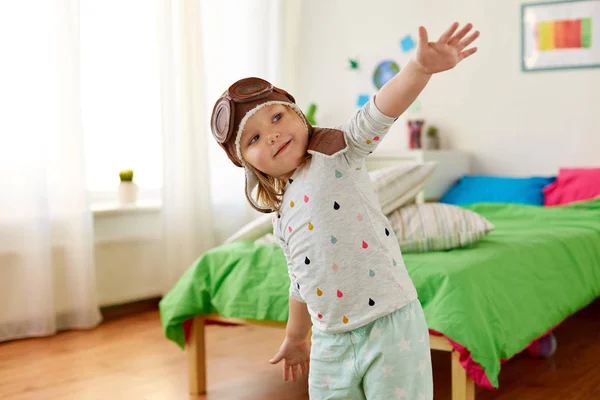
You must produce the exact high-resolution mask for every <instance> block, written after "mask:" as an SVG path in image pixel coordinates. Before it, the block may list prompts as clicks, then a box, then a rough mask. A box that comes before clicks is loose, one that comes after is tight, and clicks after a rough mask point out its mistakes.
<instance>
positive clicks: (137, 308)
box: [100, 297, 161, 322]
mask: <svg viewBox="0 0 600 400" xmlns="http://www.w3.org/2000/svg"><path fill="white" fill-rule="evenodd" d="M160 300H161V297H153V298H150V299H144V300H138V301H134V302H130V303H124V304H117V305H113V306H108V307H101V308H100V312H101V313H102V320H103V322H107V321H113V320H115V319H120V318H124V317H128V316H130V315H134V314H139V313H143V312H147V311H156V310H158V303H159V302H160Z"/></svg>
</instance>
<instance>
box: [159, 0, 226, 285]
mask: <svg viewBox="0 0 600 400" xmlns="http://www.w3.org/2000/svg"><path fill="white" fill-rule="evenodd" d="M158 16H159V20H158V27H159V29H158V39H159V49H160V76H161V98H162V100H161V107H162V121H163V152H164V157H163V161H164V163H163V165H164V175H163V176H164V178H163V179H164V180H163V182H164V184H163V232H164V238H165V263H166V265H165V273H166V275H167V276H166V277H165V290H168V289H169V288H171V287H172V286H173V284H174V283H175V282H176V281H177V279H178V278H179V277H180V276H181V274H182V273H183V272H184V271H185V270H186V269H187V268H188V267H189V266H190V265H191V263H192V262H193V261H194V260H195V259H196V258H197V257H199V256H200V255H201V254H202V253H203V252H204V251H205V250H207V249H209V248H211V247H213V246H214V245H215V240H214V233H213V218H212V208H211V204H210V187H211V186H210V183H209V179H208V176H209V164H208V158H207V146H208V142H209V139H210V138H209V136H208V133H207V130H206V118H207V117H206V114H205V111H204V110H205V106H204V96H203V89H204V84H203V81H204V72H203V63H202V36H201V35H202V32H201V30H200V22H199V18H200V10H199V2H198V1H186V0H159V10H158Z"/></svg>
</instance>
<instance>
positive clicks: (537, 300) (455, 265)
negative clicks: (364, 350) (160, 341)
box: [160, 199, 600, 387]
mask: <svg viewBox="0 0 600 400" xmlns="http://www.w3.org/2000/svg"><path fill="white" fill-rule="evenodd" d="M465 208H467V209H470V210H472V211H475V212H477V213H479V214H481V215H482V216H484V217H485V218H487V219H488V220H489V221H490V222H492V223H493V224H494V225H495V226H496V229H495V230H494V231H492V232H491V233H489V234H488V235H487V236H486V237H485V238H484V239H483V240H481V241H480V242H479V243H477V244H475V245H473V246H470V247H468V248H463V249H456V250H451V251H443V252H431V253H419V254H414V253H412V254H405V255H404V260H405V263H406V267H407V269H408V272H409V274H410V276H411V278H412V280H413V282H414V284H415V286H416V288H417V291H418V293H419V300H420V302H421V303H422V305H423V309H424V311H425V316H426V319H427V323H428V326H429V328H430V329H431V330H434V331H437V332H439V333H441V334H443V335H445V336H447V337H448V338H450V339H452V340H453V341H455V342H457V343H459V344H460V345H462V346H464V347H465V348H466V349H467V350H468V351H469V352H470V357H472V360H473V361H474V362H475V363H476V365H477V366H478V367H479V366H480V367H481V368H482V371H484V373H485V375H484V377H483V380H484V381H487V382H489V383H490V384H491V386H493V387H498V374H499V372H500V365H501V360H504V359H509V358H511V357H513V356H514V355H515V354H517V353H519V352H520V351H522V350H523V349H524V348H526V347H527V345H528V344H530V343H531V342H532V341H533V340H534V339H536V338H538V337H540V336H541V335H543V334H545V333H547V332H548V331H549V330H551V329H552V328H554V327H555V326H556V325H558V324H559V323H561V322H562V321H563V320H564V319H565V318H567V317H568V316H569V315H571V314H573V313H575V312H576V311H578V310H579V309H581V308H583V307H585V306H586V305H588V304H589V303H590V302H592V301H593V300H594V299H595V298H596V297H598V296H600V199H596V200H592V201H588V202H582V203H578V204H573V205H569V206H564V207H554V208H544V207H537V206H523V205H513V204H476V205H473V206H469V207H465ZM288 288H289V277H288V275H287V268H286V261H285V258H284V255H283V252H282V251H281V249H280V248H279V247H278V246H277V245H258V244H254V243H252V242H237V243H231V244H227V245H222V246H219V247H217V248H214V249H212V250H210V251H208V252H206V253H205V254H203V255H202V256H201V257H200V258H199V259H198V260H197V261H196V262H195V263H194V264H193V265H192V266H191V267H190V268H189V269H188V270H187V271H186V273H185V274H184V275H183V276H182V277H181V279H180V280H179V281H178V282H177V284H176V285H175V286H174V287H173V288H172V289H171V291H170V292H169V293H168V294H167V295H166V296H165V297H164V298H163V299H162V301H161V302H160V313H161V322H162V325H163V329H164V332H165V335H166V337H167V338H169V339H171V340H173V341H175V342H176V343H177V344H178V345H179V346H181V347H183V346H184V343H185V335H184V329H183V327H182V323H183V322H184V321H186V320H188V319H190V318H192V317H193V316H195V315H199V314H209V313H214V312H218V313H219V314H220V315H222V316H224V317H232V318H248V319H255V320H272V321H286V320H287V316H288V314H287V312H288V308H287V305H288ZM469 372H470V374H473V371H469ZM476 382H477V383H478V384H480V385H482V379H481V377H480V379H476ZM483 383H484V384H483V386H487V385H485V382H483Z"/></svg>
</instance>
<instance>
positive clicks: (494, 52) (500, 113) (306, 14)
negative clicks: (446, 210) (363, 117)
mask: <svg viewBox="0 0 600 400" xmlns="http://www.w3.org/2000/svg"><path fill="white" fill-rule="evenodd" d="M303 4H304V7H303V11H302V16H301V23H300V26H302V27H303V31H302V33H301V35H300V44H299V49H298V50H299V53H300V55H299V57H298V60H299V61H298V65H297V67H296V70H297V71H298V80H297V82H296V83H295V84H294V87H295V89H296V92H295V93H293V94H294V95H295V96H296V99H297V100H298V101H299V104H300V105H301V106H302V107H305V106H306V104H308V103H309V102H313V101H314V102H317V103H318V105H319V107H320V108H319V111H318V113H317V121H318V123H319V124H320V125H323V126H324V125H335V124H337V123H340V122H343V121H345V119H347V118H348V117H350V116H351V115H352V114H353V113H354V112H355V110H356V107H355V106H354V102H355V98H356V94H357V92H356V85H355V83H354V81H353V79H354V78H353V73H352V72H350V71H348V69H347V68H346V63H347V59H348V57H352V56H354V55H355V54H357V53H360V52H363V51H367V50H368V49H369V48H373V49H375V51H376V50H377V49H378V48H384V49H389V48H394V46H396V47H395V48H396V49H398V47H397V46H398V45H397V43H398V42H399V39H400V38H401V37H402V36H404V35H405V34H406V33H412V34H413V36H414V37H415V38H416V37H417V28H418V25H419V24H421V25H424V26H425V27H427V28H428V30H429V32H430V38H437V37H438V36H439V35H440V34H441V33H442V32H443V30H445V28H446V27H447V26H448V25H450V24H451V23H452V22H453V21H454V20H457V21H459V22H472V23H473V24H474V25H475V26H476V28H477V29H479V30H480V31H481V37H480V39H479V40H478V47H479V52H478V53H477V54H476V55H474V56H473V57H472V58H471V59H469V60H466V61H465V62H464V63H463V64H461V65H459V67H458V68H457V69H455V70H453V71H450V72H446V73H443V74H440V75H438V76H435V77H434V78H433V79H432V81H431V82H430V84H429V86H428V87H427V88H426V89H425V91H424V92H423V93H422V95H421V98H420V101H421V112H422V114H423V116H424V117H425V119H426V121H427V122H430V123H434V124H435V125H437V126H438V127H439V128H440V133H441V135H443V139H442V144H443V146H444V147H446V148H456V149H461V150H466V151H469V152H470V153H471V154H472V155H473V169H474V172H477V173H493V174H507V175H528V174H555V173H556V172H557V169H558V167H560V166H589V165H595V166H600V69H588V70H570V71H553V72H551V71H548V72H535V73H531V72H529V73H524V72H521V63H520V53H521V49H520V43H521V36H520V35H521V33H520V13H521V4H522V2H521V1H517V0H496V1H489V0H486V1H482V0H454V1H446V0H402V1H399V0H372V1H368V2H367V1H364V0H337V1H333V0H304V1H303ZM484 7H485V8H486V9H485V11H484ZM398 53H399V52H398ZM383 55H385V54H383ZM397 125H399V126H397V127H395V133H394V134H396V135H398V136H397V137H394V138H390V137H388V138H387V139H386V142H384V144H383V145H382V146H381V147H384V146H385V147H386V149H387V150H389V149H393V148H398V149H401V148H405V147H406V136H405V133H404V124H403V122H402V121H401V120H399V123H398V124H397Z"/></svg>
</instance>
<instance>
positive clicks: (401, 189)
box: [369, 161, 437, 215]
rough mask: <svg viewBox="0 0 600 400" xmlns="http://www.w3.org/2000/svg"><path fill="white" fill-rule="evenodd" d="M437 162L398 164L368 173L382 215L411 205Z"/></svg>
mask: <svg viewBox="0 0 600 400" xmlns="http://www.w3.org/2000/svg"><path fill="white" fill-rule="evenodd" d="M436 166H437V162H432V161H428V162H424V163H409V162H406V163H399V164H397V165H394V166H391V167H388V168H383V169H378V170H375V171H372V172H369V176H370V178H371V181H372V182H373V184H374V186H375V191H376V192H377V196H378V197H379V204H380V205H381V211H382V212H383V213H384V214H386V215H387V214H389V213H390V212H392V211H394V210H396V209H397V208H398V207H402V206H404V205H406V204H409V203H412V202H414V200H415V197H417V195H418V194H419V192H420V191H421V190H423V187H424V186H425V182H426V181H427V179H429V177H430V176H431V175H432V174H433V172H434V170H435V167H436Z"/></svg>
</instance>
